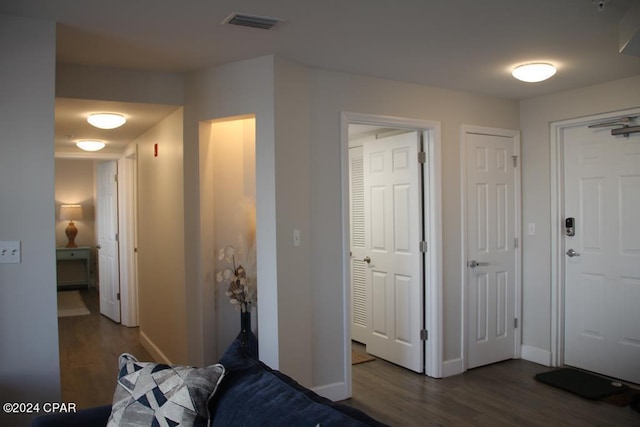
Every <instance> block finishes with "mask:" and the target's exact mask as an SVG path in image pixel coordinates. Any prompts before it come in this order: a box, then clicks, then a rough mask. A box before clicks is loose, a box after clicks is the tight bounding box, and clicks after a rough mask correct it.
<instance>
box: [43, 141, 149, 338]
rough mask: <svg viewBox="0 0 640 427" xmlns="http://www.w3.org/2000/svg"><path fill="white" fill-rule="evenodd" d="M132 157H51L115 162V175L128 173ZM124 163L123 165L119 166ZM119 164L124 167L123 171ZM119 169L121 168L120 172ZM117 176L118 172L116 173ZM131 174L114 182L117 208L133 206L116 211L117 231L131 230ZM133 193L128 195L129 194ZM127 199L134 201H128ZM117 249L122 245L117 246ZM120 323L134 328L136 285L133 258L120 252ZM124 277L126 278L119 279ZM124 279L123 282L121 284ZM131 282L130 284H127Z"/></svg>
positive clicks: (91, 154) (129, 152) (130, 253)
mask: <svg viewBox="0 0 640 427" xmlns="http://www.w3.org/2000/svg"><path fill="white" fill-rule="evenodd" d="M132 154H133V153H132V152H131V151H130V149H128V150H126V152H125V153H124V154H117V153H55V155H54V157H55V158H56V159H84V160H116V161H117V162H118V171H121V170H123V169H125V170H126V169H128V170H130V167H131V164H129V165H126V162H131V161H135V160H132V159H131V155H132ZM123 162H124V163H123ZM123 164H124V165H125V166H124V167H122V166H123ZM121 167H122V168H121ZM118 173H120V172H118ZM134 186H135V174H130V173H125V174H124V175H122V176H119V179H118V199H119V203H118V204H119V205H120V198H121V197H123V198H127V199H128V200H131V203H132V204H133V206H131V205H130V206H129V209H126V210H125V209H121V208H119V212H118V221H119V227H120V229H128V230H135V229H136V222H135V214H134V212H133V211H132V209H135V191H134V190H135V188H134ZM132 191H133V192H134V194H133V195H132V194H131V192H132ZM131 197H134V198H133V199H131ZM129 235H130V237H131V238H134V239H135V231H134V232H132V233H129ZM120 246H121V248H122V246H124V245H122V242H121V244H120ZM119 263H120V279H121V280H120V323H122V325H124V326H138V301H137V295H138V282H137V273H136V265H137V264H136V258H135V253H134V252H133V251H129V253H128V254H123V253H122V251H121V252H120V258H119ZM123 274H126V276H123ZM123 277H126V278H127V279H126V280H122V278H123ZM132 278H133V280H131V279H132Z"/></svg>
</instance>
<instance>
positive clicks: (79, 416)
mask: <svg viewBox="0 0 640 427" xmlns="http://www.w3.org/2000/svg"><path fill="white" fill-rule="evenodd" d="M109 415H111V405H105V406H96V407H93V408H88V409H80V410H79V411H77V412H75V413H73V412H70V413H55V414H48V415H41V416H39V417H37V418H35V419H34V420H33V422H32V423H31V427H104V426H106V425H107V421H108V420H109Z"/></svg>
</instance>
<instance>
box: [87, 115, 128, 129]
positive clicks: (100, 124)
mask: <svg viewBox="0 0 640 427" xmlns="http://www.w3.org/2000/svg"><path fill="white" fill-rule="evenodd" d="M87 121H88V122H89V124H91V125H93V126H95V127H97V128H100V129H115V128H118V127H120V126H122V125H123V124H125V123H126V122H127V119H125V117H124V116H123V115H122V114H117V113H95V114H91V115H90V116H89V117H87Z"/></svg>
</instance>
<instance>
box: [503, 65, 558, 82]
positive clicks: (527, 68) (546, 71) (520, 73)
mask: <svg viewBox="0 0 640 427" xmlns="http://www.w3.org/2000/svg"><path fill="white" fill-rule="evenodd" d="M555 73H556V67H554V66H553V65H551V64H547V63H544V62H536V63H531V64H523V65H519V66H517V67H516V68H514V70H513V71H512V72H511V75H512V76H513V77H515V78H516V79H518V80H521V81H523V82H527V83H536V82H541V81H543V80H547V79H548V78H550V77H551V76H553V75H554V74H555Z"/></svg>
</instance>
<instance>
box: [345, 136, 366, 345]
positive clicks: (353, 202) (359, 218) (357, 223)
mask: <svg viewBox="0 0 640 427" xmlns="http://www.w3.org/2000/svg"><path fill="white" fill-rule="evenodd" d="M349 172H350V180H349V183H350V185H349V196H350V197H349V200H350V210H349V221H350V226H351V339H352V340H354V341H358V342H360V343H363V344H366V343H367V337H368V335H369V333H370V332H369V316H368V310H369V308H368V307H369V293H368V287H367V263H366V262H365V261H364V258H365V257H366V256H367V248H366V246H365V222H364V160H363V158H362V146H359V147H353V148H350V149H349Z"/></svg>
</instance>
